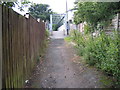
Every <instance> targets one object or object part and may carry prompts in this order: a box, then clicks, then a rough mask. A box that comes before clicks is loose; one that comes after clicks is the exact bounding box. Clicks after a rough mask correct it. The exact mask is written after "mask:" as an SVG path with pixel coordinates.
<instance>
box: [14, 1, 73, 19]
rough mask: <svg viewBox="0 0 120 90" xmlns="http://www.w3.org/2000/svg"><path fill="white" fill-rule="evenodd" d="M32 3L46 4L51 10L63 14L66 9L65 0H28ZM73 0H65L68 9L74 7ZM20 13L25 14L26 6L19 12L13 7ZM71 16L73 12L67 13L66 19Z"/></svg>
mask: <svg viewBox="0 0 120 90" xmlns="http://www.w3.org/2000/svg"><path fill="white" fill-rule="evenodd" d="M29 1H30V2H33V3H38V4H48V5H49V6H50V8H51V9H52V10H53V12H57V13H58V14H63V13H65V11H66V0H29ZM74 1H75V0H67V6H68V10H69V9H72V8H74ZM14 10H15V11H17V12H18V13H20V14H25V13H26V12H27V10H28V9H27V8H25V12H20V11H19V10H18V9H17V8H14ZM72 17H73V12H69V13H68V19H71V18H72Z"/></svg>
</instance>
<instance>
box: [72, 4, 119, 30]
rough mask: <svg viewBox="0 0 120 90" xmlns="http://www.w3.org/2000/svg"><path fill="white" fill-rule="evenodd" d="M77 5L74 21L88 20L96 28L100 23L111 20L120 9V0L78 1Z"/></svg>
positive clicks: (77, 22)
mask: <svg viewBox="0 0 120 90" xmlns="http://www.w3.org/2000/svg"><path fill="white" fill-rule="evenodd" d="M76 7H77V11H76V12H75V13H74V22H75V23H76V24H79V23H80V22H87V23H88V24H89V25H91V26H92V27H93V30H94V29H96V28H97V25H98V24H100V23H105V22H107V21H109V20H110V19H112V18H113V16H114V15H115V13H117V12H119V11H120V2H107V3H106V2H77V6H76ZM103 25H105V24H103Z"/></svg>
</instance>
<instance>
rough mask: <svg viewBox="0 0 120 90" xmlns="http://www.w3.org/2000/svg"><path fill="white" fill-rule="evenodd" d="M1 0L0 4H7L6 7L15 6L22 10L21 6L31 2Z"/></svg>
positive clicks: (26, 0) (25, 0)
mask: <svg viewBox="0 0 120 90" xmlns="http://www.w3.org/2000/svg"><path fill="white" fill-rule="evenodd" d="M3 1H4V0H2V1H0V5H4V6H7V7H8V8H12V7H15V6H17V7H18V9H19V10H20V11H24V10H23V8H24V7H27V6H28V5H29V4H31V2H30V1H29V0H21V2H20V1H18V0H16V2H5V1H4V2H3Z"/></svg>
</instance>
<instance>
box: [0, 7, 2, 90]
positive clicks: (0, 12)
mask: <svg viewBox="0 0 120 90" xmlns="http://www.w3.org/2000/svg"><path fill="white" fill-rule="evenodd" d="M1 89H2V6H1V5H0V90H1Z"/></svg>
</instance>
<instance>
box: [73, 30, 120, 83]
mask: <svg viewBox="0 0 120 90" xmlns="http://www.w3.org/2000/svg"><path fill="white" fill-rule="evenodd" d="M71 38H72V40H73V41H74V42H75V43H76V44H77V47H78V49H79V53H80V55H81V56H83V57H84V59H85V60H86V62H87V63H88V64H89V65H94V66H96V67H98V68H100V69H101V70H103V71H105V72H106V73H108V74H109V75H111V76H113V77H114V78H116V79H117V83H118V85H119V84H120V76H119V75H120V37H119V35H118V33H116V32H115V33H113V36H108V35H106V34H105V33H104V32H101V34H100V36H97V37H95V38H93V37H92V36H91V35H88V34H87V35H82V34H81V33H80V32H79V31H77V30H74V31H73V32H72V34H71Z"/></svg>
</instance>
